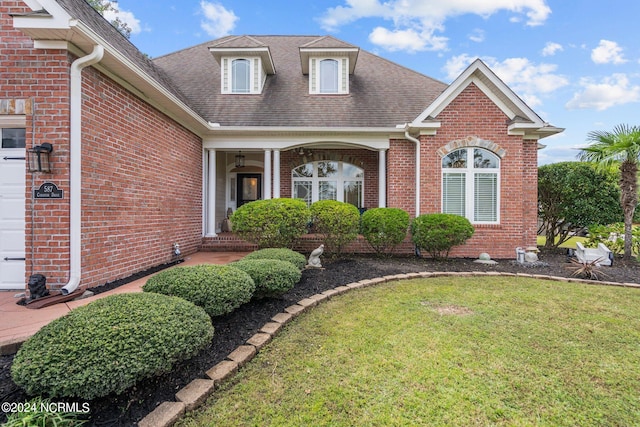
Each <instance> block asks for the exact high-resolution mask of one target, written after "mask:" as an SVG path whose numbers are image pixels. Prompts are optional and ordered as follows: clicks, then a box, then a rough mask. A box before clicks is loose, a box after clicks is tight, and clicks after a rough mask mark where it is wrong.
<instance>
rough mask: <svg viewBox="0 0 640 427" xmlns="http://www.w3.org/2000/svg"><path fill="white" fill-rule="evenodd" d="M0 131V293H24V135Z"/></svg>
mask: <svg viewBox="0 0 640 427" xmlns="http://www.w3.org/2000/svg"><path fill="white" fill-rule="evenodd" d="M0 131H1V132H2V146H1V147H0V289H24V288H25V262H24V257H25V246H24V240H25V235H24V233H25V228H24V227H25V223H24V208H25V160H24V157H25V132H24V129H23V128H9V129H6V128H5V129H1V130H0Z"/></svg>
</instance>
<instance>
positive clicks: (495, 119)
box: [420, 84, 537, 258]
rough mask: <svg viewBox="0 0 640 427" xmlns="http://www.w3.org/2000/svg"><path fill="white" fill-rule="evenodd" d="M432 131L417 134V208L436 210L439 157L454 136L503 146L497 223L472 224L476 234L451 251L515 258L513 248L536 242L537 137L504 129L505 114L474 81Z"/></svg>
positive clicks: (438, 208)
mask: <svg viewBox="0 0 640 427" xmlns="http://www.w3.org/2000/svg"><path fill="white" fill-rule="evenodd" d="M437 119H438V120H440V122H441V127H440V128H439V129H438V132H437V134H436V135H435V136H422V137H421V141H422V154H421V156H422V159H421V162H422V168H421V169H422V174H421V196H420V197H421V211H422V212H421V213H423V214H424V213H433V212H440V211H441V159H442V158H441V157H440V156H439V155H438V154H437V150H438V149H440V148H442V147H443V146H445V145H446V144H447V143H449V142H451V141H454V140H463V139H465V138H467V137H470V136H472V137H477V138H479V139H482V140H486V141H491V142H492V143H494V144H497V145H498V146H500V148H502V149H504V150H505V151H506V153H505V155H504V157H503V158H502V160H501V171H500V190H501V191H500V224H497V225H475V229H476V231H475V234H474V236H473V237H472V238H471V239H470V240H469V241H468V242H467V244H466V245H464V246H461V247H459V248H456V249H455V250H454V251H452V254H451V255H452V256H465V257H474V258H475V257H477V256H478V255H479V254H480V253H481V252H488V253H489V254H490V255H491V256H492V257H493V258H515V248H516V247H518V246H531V245H535V243H536V216H537V212H536V206H537V151H536V147H537V143H536V142H535V141H529V140H524V141H523V139H522V137H520V136H510V135H508V133H507V127H508V117H507V116H506V115H505V114H504V113H503V112H502V111H501V110H500V109H499V108H498V107H497V106H496V105H495V104H494V103H493V102H492V101H491V100H490V99H489V98H488V97H487V96H486V95H485V94H484V93H483V92H482V91H481V90H480V89H479V88H478V87H476V86H475V85H473V84H471V85H469V86H468V87H467V88H466V89H465V90H463V91H462V93H461V94H460V95H459V96H458V97H457V98H456V99H454V100H453V101H452V102H451V104H449V105H448V106H447V107H446V108H445V109H444V110H443V111H442V112H441V113H440V114H439V115H438V117H437Z"/></svg>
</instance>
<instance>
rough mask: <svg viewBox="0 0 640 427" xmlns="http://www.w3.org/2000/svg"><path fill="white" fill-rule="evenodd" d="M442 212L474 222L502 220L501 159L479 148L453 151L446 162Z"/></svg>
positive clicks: (443, 166) (443, 165) (494, 222)
mask: <svg viewBox="0 0 640 427" xmlns="http://www.w3.org/2000/svg"><path fill="white" fill-rule="evenodd" d="M442 212H444V213H450V214H456V215H460V216H464V217H466V218H467V219H468V220H469V221H471V222H472V223H476V224H477V223H480V224H482V223H489V224H496V223H498V222H499V221H500V218H499V214H500V158H499V157H498V156H497V155H495V154H493V153H492V152H490V151H488V150H485V149H482V148H475V147H468V148H461V149H459V150H455V151H452V152H451V153H449V154H447V155H446V156H445V157H443V159H442Z"/></svg>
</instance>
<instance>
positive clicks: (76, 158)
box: [61, 45, 104, 295]
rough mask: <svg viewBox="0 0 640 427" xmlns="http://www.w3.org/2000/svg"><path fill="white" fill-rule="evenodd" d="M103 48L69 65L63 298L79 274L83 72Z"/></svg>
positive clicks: (95, 49)
mask: <svg viewBox="0 0 640 427" xmlns="http://www.w3.org/2000/svg"><path fill="white" fill-rule="evenodd" d="M103 55H104V48H103V47H102V46H101V45H95V46H94V47H93V51H92V52H91V53H90V54H88V55H86V56H83V57H81V58H78V59H76V60H75V61H73V63H72V64H71V73H70V88H71V90H70V99H69V110H70V114H69V124H70V128H71V129H70V138H69V157H70V158H69V193H70V196H69V205H70V206H69V224H70V225H69V248H70V254H69V257H70V259H69V264H70V269H69V283H67V284H66V285H65V286H63V287H62V289H61V291H62V294H63V295H67V294H70V293H72V292H73V291H75V290H76V289H77V288H78V286H79V285H80V276H81V274H82V198H81V197H82V70H83V69H84V68H85V67H88V66H91V65H93V64H96V63H98V62H100V61H101V60H102V56H103Z"/></svg>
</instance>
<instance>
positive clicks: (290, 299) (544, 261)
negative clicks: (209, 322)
mask: <svg viewBox="0 0 640 427" xmlns="http://www.w3.org/2000/svg"><path fill="white" fill-rule="evenodd" d="M539 257H540V263H538V264H537V265H536V266H535V267H533V266H531V267H524V266H523V265H520V264H517V263H515V261H512V260H499V262H498V264H495V265H490V264H479V263H476V262H474V260H471V259H451V260H445V261H434V260H432V259H422V258H416V257H390V258H376V257H366V256H349V257H345V258H343V259H339V260H335V261H328V260H327V259H323V264H324V267H325V268H324V269H313V270H305V271H304V272H303V275H302V279H301V281H300V283H298V284H297V285H296V287H295V288H294V289H292V290H291V291H289V292H287V293H286V294H284V295H281V296H280V297H279V298H267V299H261V300H256V301H251V302H249V303H247V304H245V305H243V306H242V307H240V308H239V309H237V310H235V311H234V312H233V313H230V314H228V315H226V316H220V317H217V318H214V319H213V325H214V327H215V335H214V338H213V342H212V343H211V344H210V345H209V346H208V347H207V348H205V349H204V350H202V351H201V352H200V353H199V354H198V355H196V356H195V357H194V358H192V359H190V360H188V361H186V362H183V363H181V364H179V365H178V366H176V367H175V369H173V370H172V372H170V373H168V374H165V375H162V376H159V377H155V378H150V379H147V380H145V381H142V382H140V383H139V384H137V385H136V386H135V387H133V388H132V389H131V390H128V391H127V392H125V393H123V394H121V395H118V396H107V397H105V398H101V399H96V400H94V401H91V402H90V407H91V415H90V417H91V419H90V420H89V423H88V424H87V425H89V426H131V425H135V423H136V422H138V421H139V420H141V419H142V418H144V417H145V416H146V415H147V414H149V413H150V412H151V411H153V410H154V409H155V408H156V407H157V406H158V405H159V404H160V403H162V402H164V401H174V400H175V393H176V392H177V391H178V390H180V389H181V388H182V387H184V386H185V385H187V384H188V383H190V382H191V381H192V380H193V379H195V378H205V371H207V370H208V369H210V368H211V367H213V366H214V365H216V364H217V363H218V362H220V361H222V360H224V359H225V358H226V356H227V355H228V354H229V353H231V352H232V351H233V350H235V349H236V348H237V347H238V346H240V345H242V344H244V343H245V341H246V340H247V339H249V338H250V337H251V336H253V335H254V334H255V333H256V332H257V331H258V330H259V329H260V328H261V327H262V326H263V325H264V324H265V323H267V322H268V321H269V320H270V319H271V318H272V317H273V316H274V315H275V314H277V313H279V312H282V311H283V310H284V309H285V308H286V307H288V306H290V305H293V304H295V303H296V302H298V301H300V300H302V299H304V298H306V297H309V296H311V295H314V294H317V293H321V292H323V291H325V290H328V289H331V288H334V287H337V286H341V285H346V284H348V283H351V282H357V281H359V280H363V279H369V278H375V277H381V276H387V275H394V274H401V273H410V272H420V271H432V272H434V271H460V272H461V271H495V272H508V273H526V274H543V275H549V276H559V277H571V274H572V272H571V271H570V270H569V269H568V268H567V267H568V266H570V265H571V264H570V263H569V258H568V257H567V255H566V253H564V252H563V251H545V252H542V253H541V254H540V255H539ZM601 271H603V272H605V273H606V277H605V278H604V279H603V280H606V281H611V282H619V283H640V263H638V262H636V261H631V262H624V261H622V260H620V259H616V260H615V262H614V265H613V266H612V267H603V268H602V269H601ZM109 288H113V284H111V285H110V286H109ZM96 290H98V291H100V290H101V289H96ZM638 292H640V289H638ZM12 360H13V356H2V357H0V401H2V402H25V401H27V400H28V398H29V397H28V396H27V395H25V394H24V392H23V391H22V390H21V389H19V388H18V387H17V386H16V385H15V384H14V383H13V381H11V376H10V366H11V361H12ZM78 362H80V363H81V361H78ZM4 419H5V418H4V414H0V422H3V421H4Z"/></svg>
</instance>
